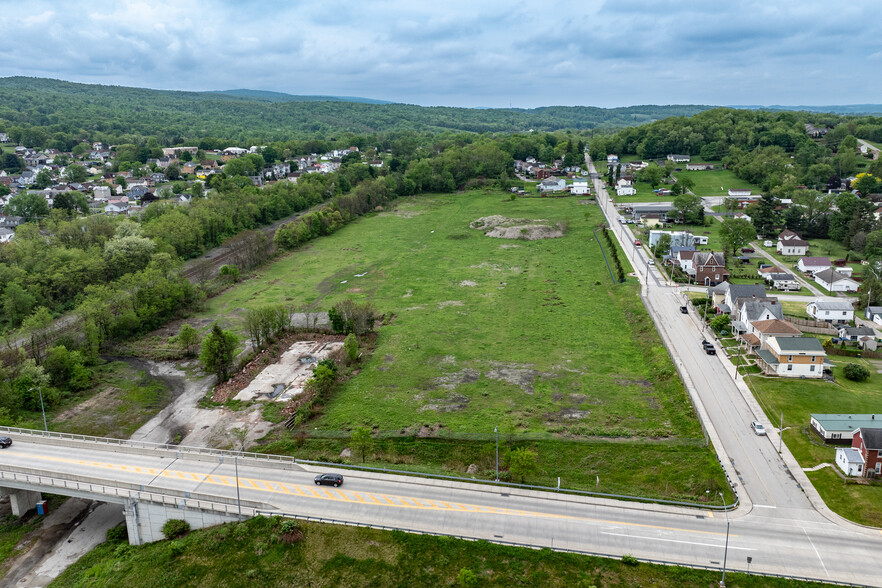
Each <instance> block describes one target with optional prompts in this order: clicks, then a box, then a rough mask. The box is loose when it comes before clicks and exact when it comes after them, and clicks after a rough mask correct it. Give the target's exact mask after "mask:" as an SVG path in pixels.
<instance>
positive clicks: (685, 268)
mask: <svg viewBox="0 0 882 588" xmlns="http://www.w3.org/2000/svg"><path fill="white" fill-rule="evenodd" d="M696 253H698V251H696V250H695V247H681V248H679V249H678V250H677V252H676V253H675V254H674V257H673V259H672V260H671V262H672V263H673V264H676V265H678V266H680V270H681V271H682V272H683V273H684V274H686V275H688V276H694V275H695V267H694V266H693V265H692V258H693V257H695V254H696Z"/></svg>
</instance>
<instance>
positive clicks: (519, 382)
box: [484, 363, 541, 394]
mask: <svg viewBox="0 0 882 588" xmlns="http://www.w3.org/2000/svg"><path fill="white" fill-rule="evenodd" d="M484 375H485V376H486V377H488V378H490V379H491V380H498V381H500V382H507V383H509V384H513V385H515V386H517V387H518V388H520V389H521V390H523V391H524V392H526V393H527V394H532V393H533V385H534V384H535V382H536V378H537V377H538V376H539V375H541V374H540V373H539V372H538V371H536V370H534V369H531V368H529V367H527V366H523V365H518V364H503V363H497V364H493V367H492V368H491V369H489V370H487V371H486V372H485V373H484Z"/></svg>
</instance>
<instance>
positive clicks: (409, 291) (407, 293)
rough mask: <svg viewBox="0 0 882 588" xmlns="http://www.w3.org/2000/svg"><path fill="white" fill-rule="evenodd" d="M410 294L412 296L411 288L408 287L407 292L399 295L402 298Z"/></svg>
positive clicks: (408, 296)
mask: <svg viewBox="0 0 882 588" xmlns="http://www.w3.org/2000/svg"><path fill="white" fill-rule="evenodd" d="M411 296H413V290H410V289H408V291H407V292H405V293H404V294H402V295H401V297H402V298H410V297H411Z"/></svg>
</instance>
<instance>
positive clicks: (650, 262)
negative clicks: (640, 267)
mask: <svg viewBox="0 0 882 588" xmlns="http://www.w3.org/2000/svg"><path fill="white" fill-rule="evenodd" d="M646 263H648V264H649V265H655V260H654V259H650V260H648V261H647V262H646Z"/></svg>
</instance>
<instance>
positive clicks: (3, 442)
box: [0, 437, 12, 449]
mask: <svg viewBox="0 0 882 588" xmlns="http://www.w3.org/2000/svg"><path fill="white" fill-rule="evenodd" d="M10 445H12V439H10V438H9V437H0V447H2V448H3V449H6V448H7V447H9V446H10Z"/></svg>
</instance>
